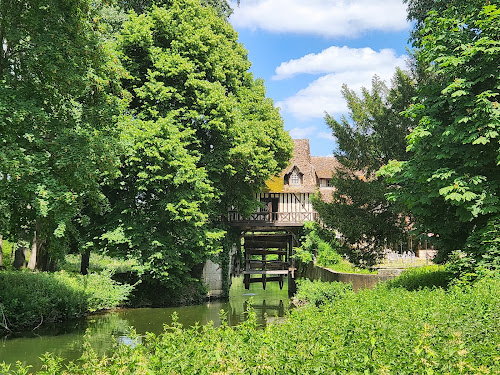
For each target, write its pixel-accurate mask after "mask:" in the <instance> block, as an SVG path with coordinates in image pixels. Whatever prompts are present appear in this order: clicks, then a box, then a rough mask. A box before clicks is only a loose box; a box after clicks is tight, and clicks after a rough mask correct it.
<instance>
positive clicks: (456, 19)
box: [384, 2, 500, 264]
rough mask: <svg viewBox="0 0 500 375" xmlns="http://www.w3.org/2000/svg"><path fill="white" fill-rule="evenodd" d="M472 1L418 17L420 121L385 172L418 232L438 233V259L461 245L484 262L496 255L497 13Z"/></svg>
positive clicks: (499, 182) (499, 174) (499, 156)
mask: <svg viewBox="0 0 500 375" xmlns="http://www.w3.org/2000/svg"><path fill="white" fill-rule="evenodd" d="M487 3H489V2H487ZM481 4H482V2H481ZM472 5H474V6H475V9H474V11H470V6H471V4H470V3H469V4H467V5H463V6H462V5H460V4H459V5H456V6H450V8H448V9H446V10H444V11H441V12H440V13H438V12H436V11H433V12H431V13H429V15H428V17H427V18H426V19H425V21H424V22H423V26H422V28H421V30H420V32H419V34H418V35H419V36H418V38H417V39H416V40H415V44H416V45H417V47H418V48H419V51H418V54H417V58H418V59H419V63H420V64H421V65H422V66H424V67H426V68H427V75H428V77H429V78H428V79H426V84H425V85H419V92H418V101H417V104H415V105H414V106H413V107H412V109H411V111H409V113H410V114H412V115H413V116H415V118H417V119H419V123H418V126H417V127H416V128H415V129H414V130H413V132H412V133H411V134H410V136H409V137H408V149H409V150H410V151H411V153H412V157H411V158H410V159H409V160H408V161H406V162H401V161H399V162H392V163H390V165H389V166H388V167H387V168H385V171H384V173H386V174H387V175H388V176H389V177H390V178H391V181H393V182H396V183H398V184H399V185H400V186H401V189H400V191H399V192H398V194H397V195H396V196H395V198H396V199H399V200H400V201H401V202H404V203H405V204H406V205H407V207H408V208H409V209H410V210H411V211H412V214H413V216H414V217H415V218H416V220H417V222H418V224H419V225H420V228H421V230H422V231H426V232H433V233H436V234H438V236H439V237H437V245H438V249H439V255H440V259H441V260H445V259H447V257H448V255H449V254H450V252H451V251H453V250H457V249H461V250H464V251H466V252H468V253H469V254H470V255H471V257H472V258H474V259H475V260H476V261H477V262H483V261H484V260H485V259H486V258H488V256H487V253H492V251H493V248H495V246H496V249H497V250H496V253H497V254H498V243H496V245H495V242H494V241H491V238H492V231H493V232H494V233H496V234H495V236H497V237H498V220H499V215H500V200H499V193H500V168H499V163H500V152H499V151H500V147H499V136H500V108H499V106H498V100H499V98H500V73H499V69H498V68H499V66H498V61H499V59H500V42H499V35H500V26H499V25H500V10H499V9H498V6H497V5H484V6H483V5H481V6H478V5H477V3H476V2H473V3H472ZM486 263H488V262H486ZM490 264H491V262H490Z"/></svg>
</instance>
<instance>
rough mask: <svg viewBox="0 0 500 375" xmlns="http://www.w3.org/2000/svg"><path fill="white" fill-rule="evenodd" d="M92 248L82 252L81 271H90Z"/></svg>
mask: <svg viewBox="0 0 500 375" xmlns="http://www.w3.org/2000/svg"><path fill="white" fill-rule="evenodd" d="M89 263H90V249H89V250H85V252H84V253H82V261H81V262H80V273H81V274H82V275H86V274H88V273H89Z"/></svg>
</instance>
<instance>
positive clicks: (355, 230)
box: [314, 69, 415, 266]
mask: <svg viewBox="0 0 500 375" xmlns="http://www.w3.org/2000/svg"><path fill="white" fill-rule="evenodd" d="M342 93H343V96H344V98H345V99H346V101H347V105H348V108H349V115H350V119H348V118H346V117H342V119H341V121H340V122H339V121H337V120H335V119H334V118H333V117H332V116H330V115H327V116H326V118H325V120H326V122H327V124H328V126H329V127H330V128H331V129H332V133H333V136H334V137H335V138H336V140H337V143H338V149H337V151H336V152H335V153H334V154H335V157H336V158H337V160H338V161H339V163H340V167H339V168H338V169H337V170H336V171H335V172H334V174H333V177H332V185H333V186H335V191H334V193H333V202H332V203H325V202H322V201H321V199H319V197H317V198H316V199H315V201H314V207H315V208H316V210H318V212H319V213H320V216H321V218H322V220H323V222H324V223H325V224H326V225H328V226H330V227H332V228H334V229H336V230H338V231H339V232H340V233H341V234H342V236H343V238H344V239H345V243H346V252H347V254H348V255H349V257H350V260H351V261H352V262H354V263H356V264H358V265H365V266H366V265H373V264H374V263H375V262H376V261H377V260H378V259H379V257H380V256H381V254H382V252H383V251H384V248H385V247H386V246H387V245H388V244H389V243H391V242H394V243H395V242H399V241H401V240H402V238H403V235H404V234H405V233H406V232H407V231H408V228H409V222H408V215H407V214H406V213H405V210H403V209H402V207H400V206H398V205H397V204H393V203H390V202H389V201H388V200H387V199H386V197H385V195H386V194H387V192H388V191H389V187H390V186H389V185H388V184H387V182H385V181H384V180H383V179H381V178H378V177H377V176H376V172H377V171H378V169H379V168H380V167H381V166H383V165H385V164H386V163H388V162H389V160H391V159H394V158H398V159H400V160H405V159H406V158H407V153H406V151H405V148H406V142H405V136H406V135H407V134H408V133H409V131H410V130H411V128H412V127H413V126H414V121H413V120H412V119H409V118H406V117H404V116H402V115H401V114H400V113H401V112H402V111H403V110H405V109H407V107H408V106H409V103H410V102H411V99H412V97H413V96H414V94H415V85H414V80H413V79H412V77H411V76H410V75H408V73H405V72H404V71H402V70H400V69H398V70H397V71H396V73H395V75H394V78H393V82H392V87H391V89H388V88H387V86H386V84H385V83H384V82H383V81H381V80H380V79H379V78H378V77H377V76H375V77H374V78H373V81H372V89H371V91H369V90H368V89H366V88H363V89H362V92H361V97H359V96H358V95H357V94H356V92H355V91H354V90H351V89H349V88H348V87H347V86H345V85H344V86H343V87H342Z"/></svg>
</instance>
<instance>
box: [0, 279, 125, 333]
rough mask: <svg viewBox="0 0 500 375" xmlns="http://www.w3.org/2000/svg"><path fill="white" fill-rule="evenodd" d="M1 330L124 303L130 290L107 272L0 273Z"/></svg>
mask: <svg viewBox="0 0 500 375" xmlns="http://www.w3.org/2000/svg"><path fill="white" fill-rule="evenodd" d="M0 286H1V288H0V330H18V329H22V328H27V327H34V326H37V325H38V324H40V323H43V322H54V321H61V320H67V319H71V318H75V317H79V316H82V315H84V314H86V313H88V312H93V311H97V310H102V309H108V308H111V307H115V306H117V305H119V304H121V303H123V302H124V301H125V300H126V299H127V297H128V295H129V293H130V292H131V290H132V287H131V286H130V285H121V284H118V283H116V282H115V281H113V280H111V278H110V276H109V275H106V274H101V275H98V274H89V275H86V276H82V275H71V274H68V273H66V272H56V273H32V272H21V271H6V272H0Z"/></svg>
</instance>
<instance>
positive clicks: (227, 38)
mask: <svg viewBox="0 0 500 375" xmlns="http://www.w3.org/2000/svg"><path fill="white" fill-rule="evenodd" d="M119 39H120V52H121V54H122V61H123V64H124V66H125V67H126V69H127V70H128V72H129V74H128V76H127V77H126V78H125V79H124V80H123V82H122V83H123V87H124V88H126V89H127V90H128V92H129V93H130V98H131V100H130V104H129V106H128V109H127V111H128V113H129V116H127V117H124V119H123V120H122V121H121V123H120V129H121V130H122V141H123V144H124V148H125V150H126V151H125V153H124V155H123V156H122V167H121V176H120V177H119V178H118V179H116V180H114V181H110V183H109V184H108V186H107V192H106V195H107V196H108V197H109V199H110V201H111V207H112V211H111V213H110V214H108V215H106V218H104V221H103V222H102V223H100V227H101V230H102V234H99V235H98V236H97V237H99V238H100V239H101V240H102V242H100V244H103V246H104V247H105V248H107V249H109V248H115V249H117V250H119V251H120V252H121V253H122V254H136V255H137V256H138V258H139V259H141V261H142V263H143V265H144V267H145V270H146V272H147V273H148V275H150V276H151V277H154V278H159V279H161V280H169V283H170V282H171V285H172V287H173V288H175V287H177V286H182V284H183V282H185V281H189V278H190V277H191V271H192V270H193V268H194V266H195V265H197V264H199V263H201V262H202V261H203V260H205V259H206V258H207V256H208V255H209V254H211V253H215V252H216V251H217V250H218V248H219V247H220V242H221V239H222V237H223V235H224V230H223V229H224V228H223V226H222V224H221V218H222V217H223V216H225V215H226V214H227V211H228V209H229V208H230V207H233V206H234V207H235V208H238V209H240V210H241V211H242V212H248V211H251V210H253V209H254V208H255V207H256V206H257V204H258V202H257V201H256V199H255V194H256V193H257V192H259V191H260V189H261V188H262V187H263V186H264V184H265V181H266V180H267V179H268V178H269V177H271V176H272V175H274V174H276V173H278V172H279V171H281V169H282V168H284V167H285V166H286V164H287V162H288V160H289V158H290V156H291V151H292V143H291V140H290V137H289V136H288V134H287V133H286V132H285V131H284V130H283V123H282V119H281V118H280V116H279V113H278V110H277V109H275V108H274V106H273V103H272V101H271V100H270V99H267V98H266V97H265V89H264V86H263V83H262V81H260V80H254V79H253V77H252V75H251V73H249V72H248V69H249V67H250V62H249V61H248V58H247V53H246V51H245V50H244V49H243V47H242V46H241V45H240V44H239V43H238V42H237V35H236V32H235V31H234V30H233V28H232V27H231V26H230V25H229V24H228V23H227V22H225V20H223V19H222V18H220V17H218V16H217V14H216V12H215V11H214V10H213V9H211V8H210V7H203V6H201V5H200V4H199V2H197V1H195V0H176V1H172V2H170V4H169V6H164V7H158V6H153V7H152V8H151V9H150V10H148V11H145V12H143V13H142V14H139V15H138V14H136V13H134V12H132V13H131V14H130V18H129V20H128V21H126V22H125V23H124V26H123V31H122V33H121V36H120V38H119Z"/></svg>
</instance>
